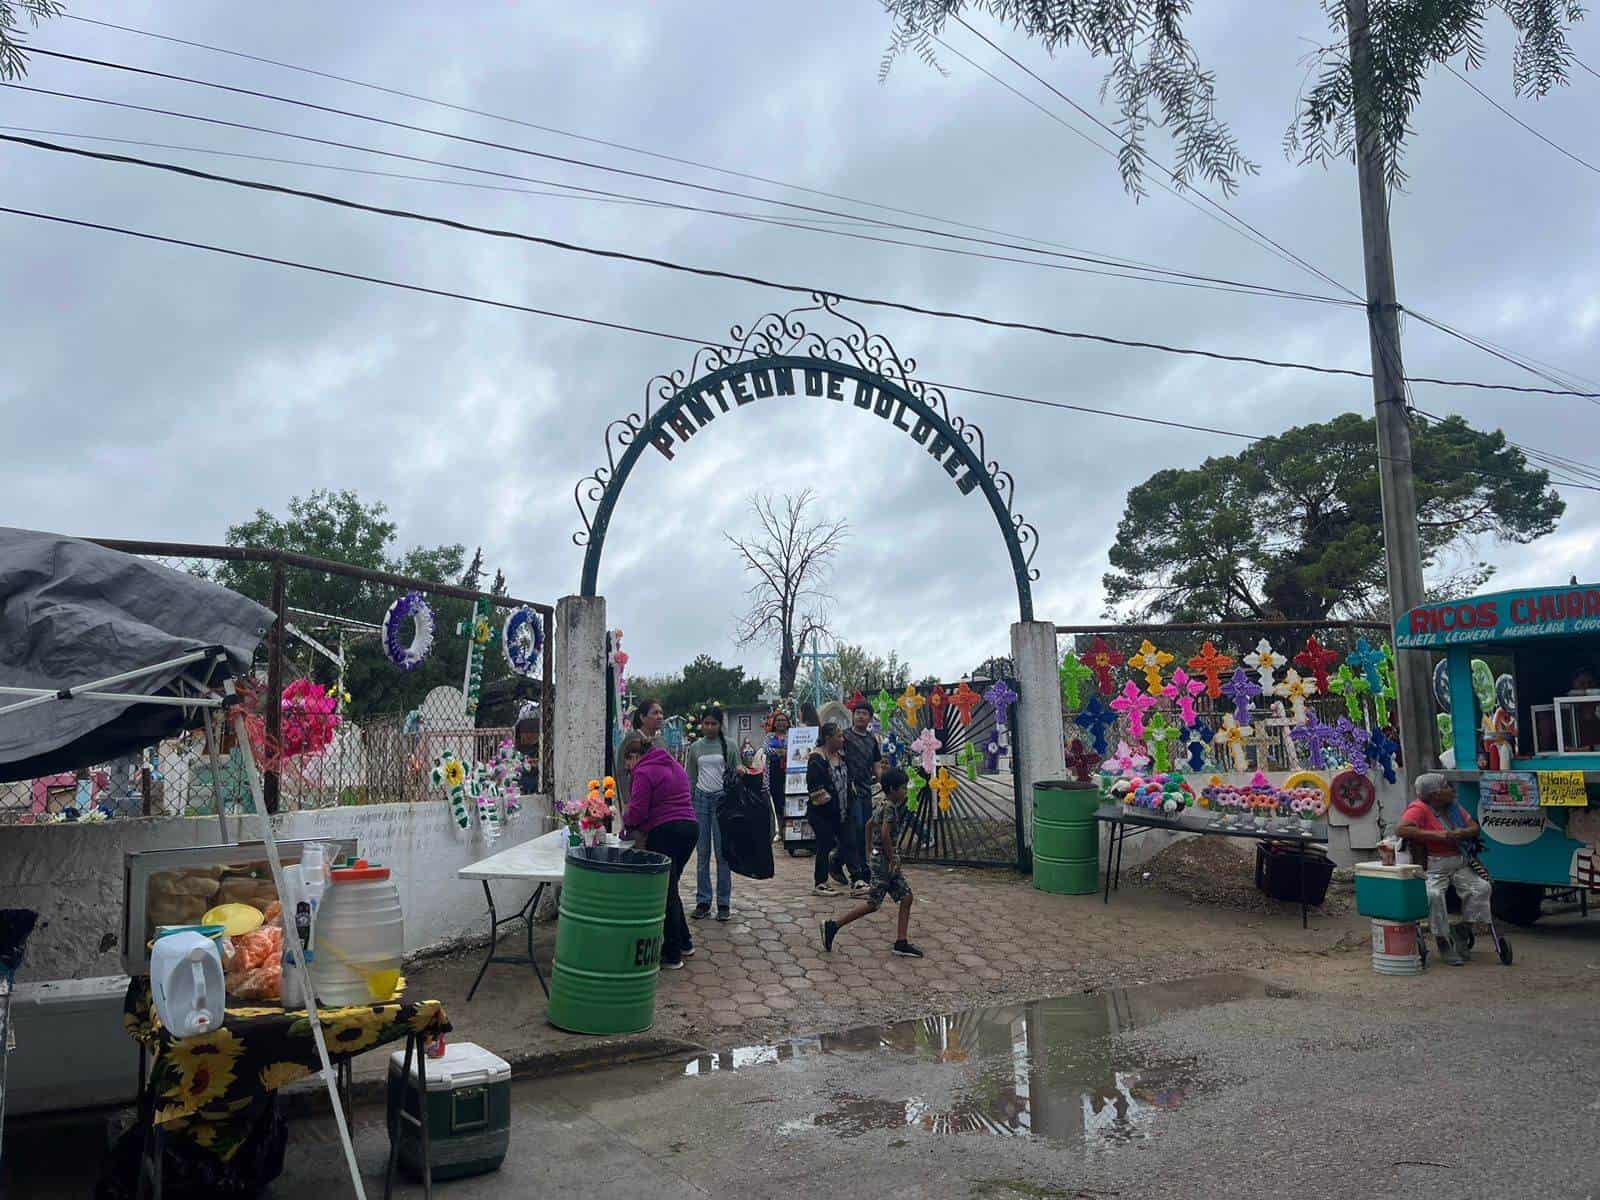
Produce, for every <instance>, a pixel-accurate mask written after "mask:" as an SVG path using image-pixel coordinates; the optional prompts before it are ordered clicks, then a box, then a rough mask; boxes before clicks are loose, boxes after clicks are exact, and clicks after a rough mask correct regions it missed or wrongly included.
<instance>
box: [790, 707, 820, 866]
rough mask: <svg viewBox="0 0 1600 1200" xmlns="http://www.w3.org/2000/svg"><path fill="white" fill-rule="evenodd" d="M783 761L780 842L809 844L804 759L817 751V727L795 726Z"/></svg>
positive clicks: (810, 833) (809, 828)
mask: <svg viewBox="0 0 1600 1200" xmlns="http://www.w3.org/2000/svg"><path fill="white" fill-rule="evenodd" d="M785 747H786V749H785V753H784V760H783V767H784V775H783V816H784V822H783V840H784V841H786V842H809V841H810V840H811V839H812V837H813V836H814V834H813V832H812V829H811V822H810V821H808V820H807V819H806V808H807V805H808V804H809V799H808V797H807V794H806V760H807V759H809V758H810V757H811V752H812V751H813V750H815V749H816V748H817V727H816V726H815V725H796V726H793V727H792V728H791V729H790V730H789V736H788V740H787V742H786V743H785Z"/></svg>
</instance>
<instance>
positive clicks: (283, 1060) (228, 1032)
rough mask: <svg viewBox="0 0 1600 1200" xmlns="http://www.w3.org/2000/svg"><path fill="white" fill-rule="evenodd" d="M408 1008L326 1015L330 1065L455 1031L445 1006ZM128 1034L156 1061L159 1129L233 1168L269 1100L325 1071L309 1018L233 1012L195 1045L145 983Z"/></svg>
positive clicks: (126, 1011) (135, 994)
mask: <svg viewBox="0 0 1600 1200" xmlns="http://www.w3.org/2000/svg"><path fill="white" fill-rule="evenodd" d="M396 995H397V996H398V997H401V998H398V999H395V1000H390V1001H387V1002H385V1003H382V1004H359V1005H353V1006H351V1007H349V1008H325V1009H322V1010H321V1018H322V1022H321V1023H322V1032H323V1037H324V1039H325V1040H326V1042H327V1045H328V1057H329V1058H330V1059H331V1060H333V1061H334V1062H338V1061H340V1060H342V1059H347V1058H350V1057H351V1056H352V1055H355V1054H359V1053H361V1052H362V1051H364V1050H371V1049H373V1048H374V1047H376V1046H381V1045H383V1044H384V1043H386V1042H394V1041H399V1040H400V1039H402V1038H404V1037H405V1036H406V1035H407V1034H411V1033H417V1034H421V1035H422V1036H424V1037H432V1036H434V1035H435V1034H441V1033H449V1032H450V1028H451V1026H450V1019H449V1018H448V1017H447V1016H446V1015H445V1011H444V1006H443V1005H442V1004H440V1003H439V1001H437V1000H417V1001H408V1000H405V999H404V998H403V995H404V989H403V987H402V989H401V991H400V992H398V993H396ZM122 1024H123V1028H125V1029H126V1030H127V1031H128V1035H129V1036H130V1037H132V1038H133V1040H134V1041H136V1042H138V1043H140V1044H141V1045H142V1046H144V1047H145V1048H146V1049H147V1050H149V1051H151V1052H152V1053H154V1055H155V1064H154V1067H153V1069H152V1071H151V1074H150V1083H149V1087H150V1088H151V1091H152V1101H153V1111H154V1114H155V1122H156V1124H158V1125H161V1126H163V1127H164V1128H165V1129H166V1130H167V1131H168V1132H173V1133H180V1132H181V1134H182V1136H187V1137H190V1138H192V1139H193V1140H194V1141H196V1142H198V1143H199V1144H200V1145H202V1146H208V1147H210V1148H212V1149H213V1150H215V1151H216V1153H217V1154H219V1155H220V1156H221V1157H223V1158H224V1159H226V1158H228V1157H229V1156H230V1155H231V1154H232V1153H233V1151H234V1150H236V1149H237V1148H238V1146H239V1143H240V1141H241V1140H242V1137H243V1136H244V1133H245V1132H246V1131H247V1130H248V1128H249V1120H248V1118H250V1117H252V1116H253V1115H254V1114H255V1113H256V1112H257V1111H258V1108H259V1105H260V1104H261V1103H262V1102H263V1101H265V1099H266V1098H267V1096H268V1094H269V1093H271V1092H274V1091H276V1090H277V1089H278V1088H281V1087H283V1086H284V1085H286V1084H290V1083H293V1082H295V1080H297V1079H304V1078H305V1077H306V1076H308V1075H310V1074H312V1073H313V1072H315V1071H316V1070H317V1069H318V1067H319V1063H318V1060H317V1046H316V1043H315V1042H314V1041H313V1040H312V1038H311V1019H310V1017H309V1016H307V1014H306V1011H305V1010H304V1009H299V1010H291V1011H285V1010H284V1009H281V1008H278V1007H276V1006H272V1007H247V1006H238V1007H233V1006H230V1007H229V1008H228V1009H227V1010H226V1012H225V1013H224V1015H223V1022H222V1026H221V1028H219V1029H216V1030H214V1031H212V1032H211V1033H207V1034H200V1035H197V1036H195V1037H188V1038H174V1037H173V1036H172V1035H171V1034H170V1033H168V1032H167V1031H166V1029H164V1028H163V1027H162V1025H161V1021H160V1018H158V1017H157V1016H156V1010H155V1004H154V1003H153V1002H152V1000H151V996H150V979H149V977H148V976H137V977H135V978H134V979H132V980H131V981H130V982H129V984H128V992H127V995H126V996H125V997H124V998H123V1002H122Z"/></svg>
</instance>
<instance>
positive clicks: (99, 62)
mask: <svg viewBox="0 0 1600 1200" xmlns="http://www.w3.org/2000/svg"><path fill="white" fill-rule="evenodd" d="M29 53H30V54H36V55H40V56H43V57H46V58H55V59H59V60H62V61H66V62H74V63H79V64H82V65H88V66H95V67H102V68H106V69H108V70H114V71H125V72H128V73H130V74H134V75H141V76H145V77H148V78H153V79H165V80H169V81H171V82H176V83H185V84H190V85H192V86H196V87H203V88H210V89H213V90H216V91H221V92H227V93H230V94H233V95H241V96H249V97H251V98H253V99H258V100H270V101H272V102H274V103H277V104H286V105H290V106H293V107H296V108H304V109H308V110H310V111H313V112H319V113H324V114H328V115H332V116H340V117H346V118H349V119H351V120H357V121H365V122H368V123H371V124H375V125H382V126H385V127H389V128H394V129H402V130H405V131H407V132H410V133H422V134H428V135H430V136H433V137H440V138H446V139H448V140H451V141H458V142H463V143H465V144H467V145H473V146H480V147H485V148H488V149H492V150H503V151H507V152H509V153H513V154H521V155H525V156H527V157H530V158H538V159H543V160H546V161H549V162H555V163H561V164H563V165H565V166H574V167H581V168H585V169H588V170H594V171H602V172H605V173H608V174H614V175H621V176H625V177H627V178H631V179H642V180H648V181H650V182H653V183H661V184H667V185H670V186H673V187H682V188H689V189H692V190H695V191H701V192H708V193H710V194H713V195H718V196H730V197H736V198H738V199H743V200H751V201H754V202H756V203H758V204H773V205H778V206H780V207H782V208H786V209H793V210H795V211H798V212H805V213H819V214H821V215H823V216H829V217H844V218H850V219H855V220H858V221H862V222H864V223H866V224H871V225H878V226H883V227H885V228H890V229H897V230H900V231H901V232H906V233H920V234H924V235H927V236H931V237H939V238H950V239H954V240H957V241H962V242H970V243H973V244H976V245H983V246H993V247H998V248H1000V249H1005V250H1018V251H1024V252H1026V253H1030V254H1036V255H1040V256H1043V257H1047V258H1063V259H1070V260H1073V261H1093V262H1096V263H1098V264H1101V265H1105V264H1106V262H1107V260H1105V259H1102V258H1098V257H1093V256H1088V255H1084V254H1079V253H1068V252H1066V251H1059V250H1048V249H1038V248H1037V247H1034V246H1026V245H1021V244H1018V243H1015V242H1004V241H997V240H995V239H993V238H981V237H974V236H972V235H970V234H958V233H951V232H949V231H948V230H942V229H934V228H930V227H927V226H920V225H906V224H903V223H901V222H895V221H886V220H880V219H876V218H870V217H861V216H859V215H858V214H854V213H847V212H844V211H842V210H839V209H832V208H821V207H818V206H817V205H812V204H800V203H796V202H794V201H790V200H777V199H773V198H771V197H767V196H759V195H754V194H752V193H749V192H739V191H734V190H731V189H728V188H719V187H714V186H712V185H710V184H704V183H694V182H692V181H689V180H682V179H674V178H672V177H671V176H666V175H656V174H653V173H651V172H648V171H634V170H629V169H628V168H625V167H615V166H610V165H608V164H606V163H597V162H591V161H589V160H586V159H581V158H573V157H571V156H570V155H563V154H552V153H549V152H548V151H543V150H533V149H530V148H528V147H526V146H516V145H512V144H510V143H506V142H496V141H491V140H488V139H485V138H476V137H470V136H468V135H466V134H460V133H451V132H449V131H448V130H442V129H432V128H430V127H428V126H425V125H413V124H411V123H410V122H406V121H394V120H391V119H389V118H387V117H380V116H375V115H373V114H371V113H361V112H356V111H354V110H351V109H343V108H335V107H333V106H331V105H325V104H316V103H313V102H312V101H309V100H300V99H296V98H294V97H292V96H280V95H276V94H275V93H272V92H263V91H259V90H257V89H254V88H244V87H237V86H235V85H233V84H226V83H218V82H215V81H213V80H207V79H197V78H194V77H193V76H189V75H178V74H174V73H171V72H168V71H155V70H151V69H149V68H147V67H136V66H132V65H131V64H128V63H119V62H112V61H110V60H107V59H99V58H90V57H88V56H86V55H80V54H67V53H65V52H63V51H60V50H41V49H37V48H35V49H32V50H30V51H29ZM6 86H10V87H17V86H18V85H15V84H9V85H6ZM22 90H25V91H43V90H44V89H34V88H23V89H22ZM1118 265H1120V264H1118ZM1141 269H1143V270H1150V271H1153V272H1154V273H1156V274H1160V275H1166V276H1172V277H1193V278H1196V279H1202V280H1205V281H1206V282H1212V283H1217V282H1223V283H1236V281H1219V280H1217V279H1214V278H1211V277H1208V276H1204V275H1198V274H1193V275H1191V273H1189V272H1180V271H1174V270H1170V269H1168V268H1141ZM1263 290H1265V288H1264V285H1263ZM1272 290H1274V291H1277V290H1280V289H1272ZM1335 299H1336V298H1335V297H1325V298H1324V300H1325V301H1326V302H1332V301H1334V300H1335Z"/></svg>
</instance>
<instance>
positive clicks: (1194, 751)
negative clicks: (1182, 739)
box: [1186, 721, 1215, 771]
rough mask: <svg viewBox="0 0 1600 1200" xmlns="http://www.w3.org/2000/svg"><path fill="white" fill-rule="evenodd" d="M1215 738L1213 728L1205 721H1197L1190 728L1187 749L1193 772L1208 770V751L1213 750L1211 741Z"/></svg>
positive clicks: (1190, 767)
mask: <svg viewBox="0 0 1600 1200" xmlns="http://www.w3.org/2000/svg"><path fill="white" fill-rule="evenodd" d="M1214 736H1215V735H1214V734H1213V733H1212V731H1211V726H1209V725H1207V724H1206V723H1205V722H1204V721H1196V722H1195V723H1194V724H1192V725H1191V726H1190V727H1189V744H1188V746H1187V747H1186V749H1187V751H1188V754H1189V769H1190V770H1191V771H1203V770H1205V769H1206V751H1207V750H1209V749H1211V739H1212V737H1214Z"/></svg>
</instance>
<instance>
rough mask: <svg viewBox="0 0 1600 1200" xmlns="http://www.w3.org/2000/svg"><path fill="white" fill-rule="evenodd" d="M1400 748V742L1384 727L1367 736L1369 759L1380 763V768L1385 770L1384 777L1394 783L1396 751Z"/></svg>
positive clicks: (1367, 755)
mask: <svg viewBox="0 0 1600 1200" xmlns="http://www.w3.org/2000/svg"><path fill="white" fill-rule="evenodd" d="M1398 749H1400V744H1399V743H1398V742H1396V741H1395V740H1394V739H1393V738H1392V737H1390V736H1389V735H1388V733H1387V732H1385V731H1384V730H1382V729H1374V730H1373V731H1372V734H1371V736H1369V737H1368V738H1367V749H1366V757H1367V760H1368V761H1369V762H1376V763H1377V764H1378V769H1379V770H1380V771H1382V772H1383V778H1384V779H1385V781H1387V782H1389V783H1393V782H1394V781H1395V779H1396V775H1395V772H1394V752H1395V751H1396V750H1398Z"/></svg>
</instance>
